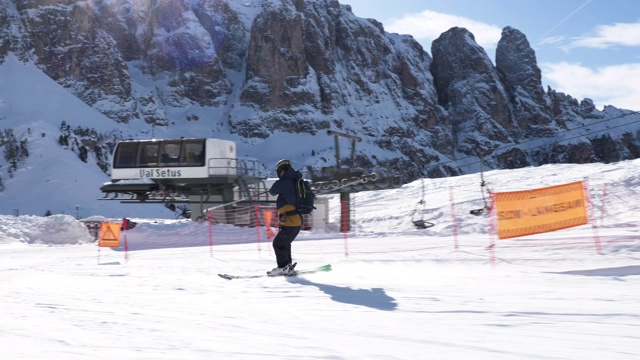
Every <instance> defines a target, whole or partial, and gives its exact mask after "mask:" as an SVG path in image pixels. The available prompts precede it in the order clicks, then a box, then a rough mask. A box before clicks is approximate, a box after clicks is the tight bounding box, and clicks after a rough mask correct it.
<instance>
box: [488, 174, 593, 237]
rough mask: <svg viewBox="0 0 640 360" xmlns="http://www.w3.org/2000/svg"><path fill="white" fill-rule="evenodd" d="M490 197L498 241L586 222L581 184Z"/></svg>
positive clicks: (584, 201)
mask: <svg viewBox="0 0 640 360" xmlns="http://www.w3.org/2000/svg"><path fill="white" fill-rule="evenodd" d="M493 195H494V196H495V211H496V216H497V218H498V237H499V238H500V239H509V238H514V237H518V236H525V235H531V234H539V233H543V232H549V231H555V230H560V229H566V228H570V227H573V226H578V225H584V224H586V223H587V205H586V199H585V191H584V185H583V183H582V181H577V182H574V183H570V184H564V185H557V186H550V187H546V188H540V189H534V190H523V191H511V192H499V193H494V194H493Z"/></svg>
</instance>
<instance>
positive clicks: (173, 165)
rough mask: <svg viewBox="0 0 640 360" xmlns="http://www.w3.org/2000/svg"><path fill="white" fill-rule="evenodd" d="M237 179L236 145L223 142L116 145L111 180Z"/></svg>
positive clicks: (160, 142)
mask: <svg viewBox="0 0 640 360" xmlns="http://www.w3.org/2000/svg"><path fill="white" fill-rule="evenodd" d="M235 175H237V159H236V145H235V143H234V142H233V141H229V140H220V139H212V138H209V139H179V140H131V141H122V142H119V143H118V144H117V145H116V148H115V150H114V153H113V164H112V170H111V180H112V181H118V180H129V179H181V178H182V179H194V178H208V177H210V176H235Z"/></svg>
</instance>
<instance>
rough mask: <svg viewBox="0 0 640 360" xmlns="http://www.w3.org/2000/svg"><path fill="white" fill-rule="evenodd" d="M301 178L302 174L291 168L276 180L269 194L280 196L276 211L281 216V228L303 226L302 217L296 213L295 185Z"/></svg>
mask: <svg viewBox="0 0 640 360" xmlns="http://www.w3.org/2000/svg"><path fill="white" fill-rule="evenodd" d="M300 178H302V173H300V171H297V170H294V169H293V168H292V167H289V169H288V170H287V172H286V173H284V174H283V175H282V177H281V178H279V179H278V180H276V182H274V183H273V185H271V188H270V189H269V194H271V195H272V196H275V195H278V198H277V199H276V209H278V214H280V226H302V215H300V214H296V213H295V210H296V186H295V183H296V181H297V180H298V179H300ZM287 214H289V215H287Z"/></svg>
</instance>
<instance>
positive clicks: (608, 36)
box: [341, 0, 640, 111]
mask: <svg viewBox="0 0 640 360" xmlns="http://www.w3.org/2000/svg"><path fill="white" fill-rule="evenodd" d="M341 3H343V4H349V5H351V7H352V10H353V13H354V14H355V15H357V16H359V17H364V18H374V19H376V20H378V21H380V22H382V23H383V25H384V27H385V30H386V31H388V32H393V33H400V34H411V35H413V36H414V37H415V38H416V40H418V41H419V42H420V43H421V44H422V45H423V47H424V48H425V50H426V51H427V52H429V53H431V42H432V41H433V40H434V39H436V38H437V37H438V36H440V34H442V33H443V32H445V31H447V30H448V29H450V28H451V27H453V26H461V27H465V28H467V29H468V30H469V31H471V32H472V33H473V34H474V36H475V38H476V41H477V42H478V44H479V45H481V46H482V47H483V48H484V49H485V51H486V52H487V54H488V55H489V57H490V58H491V59H494V57H495V47H496V44H497V42H498V40H499V39H500V34H501V32H502V29H503V28H504V27H505V26H511V27H513V28H516V29H518V30H520V31H522V32H523V33H524V34H525V35H526V36H527V39H528V40H529V43H530V44H531V46H532V47H533V49H534V50H535V52H536V57H537V60H538V66H539V67H540V69H541V70H542V82H543V86H544V87H545V89H546V86H550V87H551V88H553V89H555V90H558V91H561V92H564V93H567V94H569V95H571V96H573V97H575V98H577V99H579V100H582V99H583V98H590V99H592V100H593V101H594V102H595V104H596V106H597V107H598V108H599V109H602V107H603V106H605V105H613V106H616V107H619V108H623V109H630V110H636V111H640V1H638V0H537V1H530V0H453V1H443V0H395V1H380V0H375V1H372V0H341Z"/></svg>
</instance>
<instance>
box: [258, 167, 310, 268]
mask: <svg viewBox="0 0 640 360" xmlns="http://www.w3.org/2000/svg"><path fill="white" fill-rule="evenodd" d="M276 174H278V180H276V182H274V183H273V185H271V188H270V189H269V194H271V195H272V196H275V195H278V198H277V199H276V209H277V211H278V216H279V220H280V224H279V228H280V230H279V231H278V235H276V237H275V238H274V239H273V250H274V252H275V254H276V261H277V263H278V267H276V268H274V269H273V270H271V271H267V274H268V275H269V276H277V275H293V274H295V270H294V267H295V266H296V264H292V262H291V260H292V259H291V243H292V242H293V240H295V238H296V236H298V233H299V232H300V229H301V228H302V215H300V214H299V213H298V211H297V209H296V205H295V204H296V190H295V183H296V181H297V180H298V179H300V178H302V174H301V173H300V171H297V170H294V169H293V167H292V166H291V161H289V160H286V159H282V160H280V161H278V163H277V164H276Z"/></svg>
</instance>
